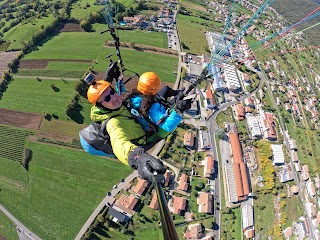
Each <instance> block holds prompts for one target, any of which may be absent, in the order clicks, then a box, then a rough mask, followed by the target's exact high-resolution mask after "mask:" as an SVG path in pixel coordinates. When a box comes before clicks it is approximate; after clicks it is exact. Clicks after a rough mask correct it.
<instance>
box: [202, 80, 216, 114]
mask: <svg viewBox="0 0 320 240" xmlns="http://www.w3.org/2000/svg"><path fill="white" fill-rule="evenodd" d="M204 103H205V104H204V105H205V108H210V109H214V108H215V107H216V106H217V103H216V99H215V98H214V96H213V93H212V91H211V88H210V86H208V88H207V89H206V101H205V102H204Z"/></svg>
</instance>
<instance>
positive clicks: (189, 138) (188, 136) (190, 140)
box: [183, 131, 194, 149]
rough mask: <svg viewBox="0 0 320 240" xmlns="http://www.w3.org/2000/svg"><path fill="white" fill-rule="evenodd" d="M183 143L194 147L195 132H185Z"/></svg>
mask: <svg viewBox="0 0 320 240" xmlns="http://www.w3.org/2000/svg"><path fill="white" fill-rule="evenodd" d="M183 145H184V146H185V147H188V148H191V149H193V147H194V134H193V133H192V132H189V131H188V132H185V133H184V135H183Z"/></svg>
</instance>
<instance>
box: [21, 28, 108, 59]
mask: <svg viewBox="0 0 320 240" xmlns="http://www.w3.org/2000/svg"><path fill="white" fill-rule="evenodd" d="M108 36H109V35H100V34H99V33H98V32H92V33H88V32H62V33H59V34H58V35H57V36H55V37H54V38H52V39H51V40H50V41H48V42H46V43H44V44H43V46H40V47H39V50H37V51H33V52H31V53H30V54H28V55H26V56H25V57H24V58H23V59H81V60H94V59H95V58H96V57H97V54H98V53H99V52H100V50H101V47H102V45H103V42H104V40H105V39H106V37H108ZM110 39H111V37H110Z"/></svg>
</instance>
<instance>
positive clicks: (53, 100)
mask: <svg viewBox="0 0 320 240" xmlns="http://www.w3.org/2000/svg"><path fill="white" fill-rule="evenodd" d="M75 83H76V81H61V80H41V81H37V80H36V79H20V78H17V79H15V80H14V81H13V82H12V83H10V85H9V87H8V89H7V90H6V91H5V93H4V94H3V97H2V99H1V101H0V107H1V108H6V109H11V110H17V111H24V112H36V113H44V112H47V113H50V114H56V115H57V116H58V118H59V119H60V120H67V118H66V114H65V109H66V106H67V105H68V103H69V102H70V101H71V99H72V97H73V95H74V86H75ZM51 84H54V85H55V86H56V87H57V89H59V91H58V92H55V91H54V90H53V89H52V88H51V86H50V85H51ZM85 117H87V116H85Z"/></svg>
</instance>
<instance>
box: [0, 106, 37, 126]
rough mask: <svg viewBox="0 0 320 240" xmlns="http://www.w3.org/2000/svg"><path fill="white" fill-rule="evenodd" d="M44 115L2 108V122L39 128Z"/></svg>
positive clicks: (0, 119) (0, 109)
mask: <svg viewBox="0 0 320 240" xmlns="http://www.w3.org/2000/svg"><path fill="white" fill-rule="evenodd" d="M41 121H42V115H41V114H37V113H27V112H18V111H13V110H8V109H3V108H0V124H4V125H9V126H14V127H20V128H27V129H32V130H38V129H39V127H40V124H41Z"/></svg>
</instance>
